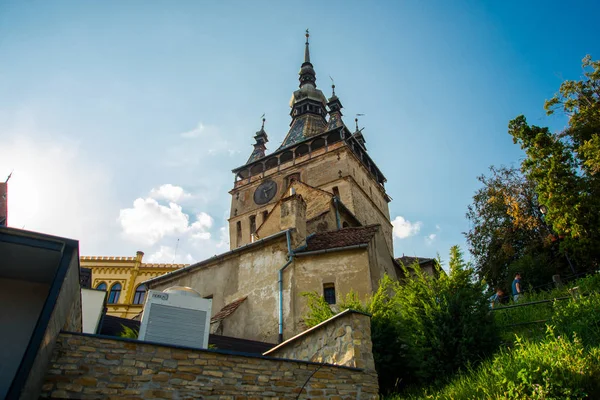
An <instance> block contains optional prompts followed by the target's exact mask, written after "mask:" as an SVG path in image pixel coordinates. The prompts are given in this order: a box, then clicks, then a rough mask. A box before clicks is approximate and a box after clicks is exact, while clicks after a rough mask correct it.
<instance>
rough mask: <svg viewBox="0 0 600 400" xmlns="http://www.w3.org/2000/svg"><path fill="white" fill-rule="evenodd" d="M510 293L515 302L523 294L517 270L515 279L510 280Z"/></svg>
mask: <svg viewBox="0 0 600 400" xmlns="http://www.w3.org/2000/svg"><path fill="white" fill-rule="evenodd" d="M512 294H513V300H514V301H515V302H517V301H519V298H520V297H521V296H522V295H523V286H521V274H520V273H518V272H517V274H516V275H515V280H514V281H513V282H512Z"/></svg>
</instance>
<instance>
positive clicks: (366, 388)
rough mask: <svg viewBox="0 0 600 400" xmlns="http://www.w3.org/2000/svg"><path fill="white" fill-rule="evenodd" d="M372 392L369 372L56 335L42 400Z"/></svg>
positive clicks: (366, 395) (363, 395) (368, 395)
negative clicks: (49, 399) (60, 399)
mask: <svg viewBox="0 0 600 400" xmlns="http://www.w3.org/2000/svg"><path fill="white" fill-rule="evenodd" d="M356 340H360V339H356ZM369 342H370V341H369ZM355 354H356V353H355ZM359 364H360V363H359ZM377 391H378V386H377V375H376V374H375V372H374V371H372V370H367V369H365V370H363V369H359V368H351V367H345V366H334V365H327V364H318V363H311V362H306V361H293V360H284V359H276V358H269V357H261V356H249V355H243V354H236V353H231V352H226V351H221V350H199V349H189V348H181V347H172V346H163V345H157V344H151V343H144V342H141V341H137V340H130V339H121V338H109V337H99V336H96V335H85V334H72V333H61V334H60V336H59V338H58V341H57V343H56V346H55V349H54V353H53V357H52V361H51V366H50V369H49V370H48V373H47V375H46V380H45V383H44V385H43V387H42V394H41V397H42V398H74V399H107V398H114V399H117V398H118V399H234V398H235V399H275V398H279V399H295V398H298V394H300V393H302V394H301V395H300V397H299V398H319V399H338V400H339V399H377V398H378V394H377Z"/></svg>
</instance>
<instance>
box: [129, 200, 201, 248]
mask: <svg viewBox="0 0 600 400" xmlns="http://www.w3.org/2000/svg"><path fill="white" fill-rule="evenodd" d="M118 221H119V223H120V224H121V227H122V229H123V234H124V235H125V236H126V237H128V238H129V239H131V240H132V241H135V242H138V243H141V244H146V245H149V246H151V245H153V244H155V243H157V242H158V241H159V240H161V239H162V238H163V237H164V236H166V235H173V234H177V233H185V232H186V231H187V230H188V223H189V216H188V215H187V214H185V213H184V212H183V210H182V209H181V206H180V205H178V204H176V203H173V202H170V203H169V206H168V207H166V206H163V205H161V204H159V203H158V202H157V201H156V200H155V199H152V198H146V199H142V198H137V199H136V200H135V201H134V202H133V208H126V209H122V210H121V211H120V212H119V218H118Z"/></svg>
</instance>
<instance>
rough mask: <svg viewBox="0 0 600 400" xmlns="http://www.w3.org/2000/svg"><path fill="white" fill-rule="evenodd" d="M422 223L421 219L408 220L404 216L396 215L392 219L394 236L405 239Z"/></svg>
mask: <svg viewBox="0 0 600 400" xmlns="http://www.w3.org/2000/svg"><path fill="white" fill-rule="evenodd" d="M422 225H423V223H422V222H421V221H417V222H414V223H412V222H410V221H408V220H407V219H404V217H401V216H397V217H396V218H394V220H393V221H392V226H393V227H394V228H393V232H394V237H397V238H398V239H406V238H407V237H409V236H414V235H416V234H417V233H419V231H420V230H421V226H422Z"/></svg>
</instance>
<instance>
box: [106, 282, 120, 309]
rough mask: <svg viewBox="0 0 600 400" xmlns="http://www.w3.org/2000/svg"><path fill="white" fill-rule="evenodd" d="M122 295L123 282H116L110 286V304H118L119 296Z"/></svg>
mask: <svg viewBox="0 0 600 400" xmlns="http://www.w3.org/2000/svg"><path fill="white" fill-rule="evenodd" d="M120 296H121V284H120V283H118V282H117V283H115V284H114V285H112V286H111V288H110V293H109V295H108V304H116V303H118V302H119V297H120Z"/></svg>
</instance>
